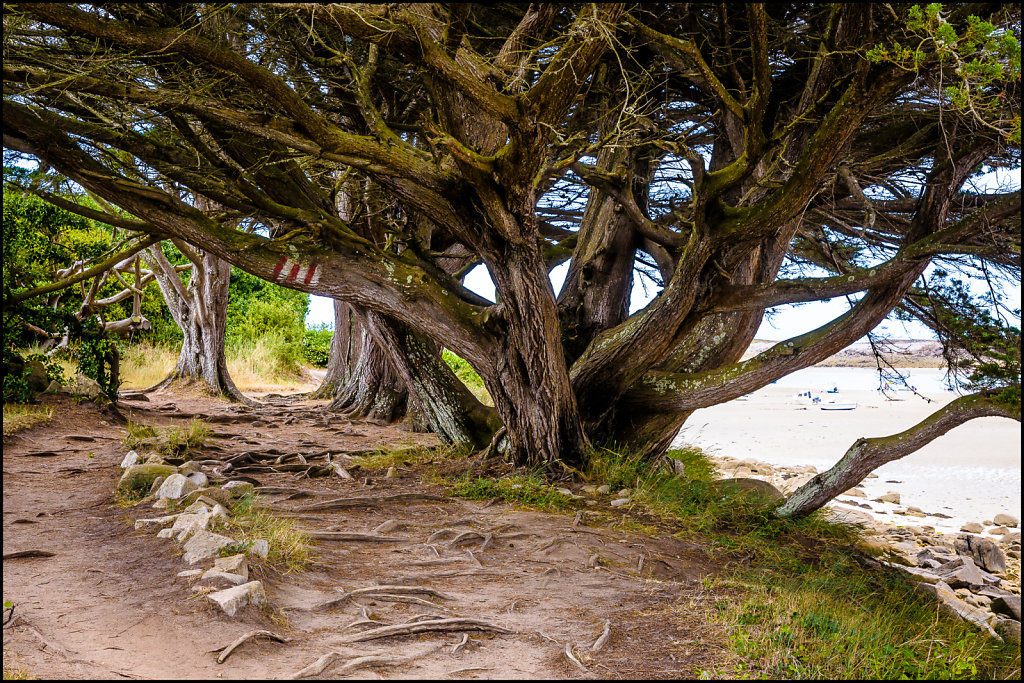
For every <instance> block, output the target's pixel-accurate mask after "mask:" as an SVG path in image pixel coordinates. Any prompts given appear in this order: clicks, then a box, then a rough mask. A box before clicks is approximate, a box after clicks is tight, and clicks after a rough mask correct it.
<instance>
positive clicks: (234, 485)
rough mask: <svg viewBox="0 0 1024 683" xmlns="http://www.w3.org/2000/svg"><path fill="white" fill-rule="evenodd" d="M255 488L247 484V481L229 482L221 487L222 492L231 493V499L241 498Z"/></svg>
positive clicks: (235, 480)
mask: <svg viewBox="0 0 1024 683" xmlns="http://www.w3.org/2000/svg"><path fill="white" fill-rule="evenodd" d="M253 488H254V487H253V485H252V484H250V483H249V482H247V481H238V480H237V479H234V480H232V481H229V482H227V483H225V484H224V485H223V486H222V487H221V489H222V490H224V491H228V492H229V493H231V497H232V498H241V497H242V496H244V495H245V494H247V493H249V492H250V491H252V490H253Z"/></svg>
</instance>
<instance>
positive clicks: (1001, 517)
mask: <svg viewBox="0 0 1024 683" xmlns="http://www.w3.org/2000/svg"><path fill="white" fill-rule="evenodd" d="M992 521H993V522H995V523H996V524H999V525H1002V526H1008V527H1011V528H1014V529H1015V528H1017V525H1018V524H1020V520H1018V519H1017V518H1016V517H1014V516H1013V515H1008V514H1006V513H1005V512H1000V513H999V514H998V515H996V516H995V517H993V518H992Z"/></svg>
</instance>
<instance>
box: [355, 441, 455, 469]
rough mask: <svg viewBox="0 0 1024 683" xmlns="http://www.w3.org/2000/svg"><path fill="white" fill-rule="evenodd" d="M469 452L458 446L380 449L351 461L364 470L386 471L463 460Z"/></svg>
mask: <svg viewBox="0 0 1024 683" xmlns="http://www.w3.org/2000/svg"><path fill="white" fill-rule="evenodd" d="M471 452H472V451H471V449H470V448H468V447H459V446H409V447H407V448H392V449H385V448H382V449H381V450H380V451H378V452H376V453H368V454H365V455H357V456H353V458H352V460H353V461H355V463H356V464H357V465H359V466H360V467H361V468H363V469H366V470H386V469H387V468H389V467H412V466H415V465H425V464H429V463H432V462H437V461H439V460H455V459H458V458H465V457H466V456H468V455H469V454H470V453H471Z"/></svg>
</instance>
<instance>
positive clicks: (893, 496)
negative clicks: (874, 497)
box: [878, 491, 900, 505]
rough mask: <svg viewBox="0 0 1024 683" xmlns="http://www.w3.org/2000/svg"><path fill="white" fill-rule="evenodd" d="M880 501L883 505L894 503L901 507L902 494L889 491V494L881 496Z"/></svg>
mask: <svg viewBox="0 0 1024 683" xmlns="http://www.w3.org/2000/svg"><path fill="white" fill-rule="evenodd" d="M878 500H880V501H881V502H883V503H894V504H896V505H899V504H900V494H899V493H897V492H896V491H889V492H888V493H885V494H883V495H881V496H879V497H878Z"/></svg>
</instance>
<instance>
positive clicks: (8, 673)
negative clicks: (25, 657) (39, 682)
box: [4, 650, 36, 681]
mask: <svg viewBox="0 0 1024 683" xmlns="http://www.w3.org/2000/svg"><path fill="white" fill-rule="evenodd" d="M35 679H36V677H35V676H33V675H32V674H31V673H30V672H29V670H28V668H27V667H24V666H21V664H20V663H19V662H18V660H17V657H15V656H14V655H13V654H11V653H10V652H8V651H7V650H4V680H5V681H34V680H35Z"/></svg>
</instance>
